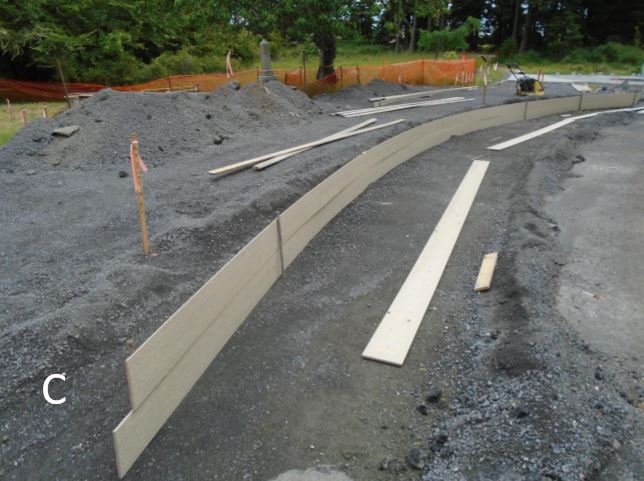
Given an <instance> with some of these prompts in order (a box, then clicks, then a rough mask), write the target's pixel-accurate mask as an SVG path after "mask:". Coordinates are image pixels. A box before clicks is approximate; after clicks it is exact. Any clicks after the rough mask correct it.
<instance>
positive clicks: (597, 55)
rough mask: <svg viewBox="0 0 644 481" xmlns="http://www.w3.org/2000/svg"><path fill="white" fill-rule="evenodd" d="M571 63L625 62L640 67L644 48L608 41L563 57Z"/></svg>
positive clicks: (643, 60)
mask: <svg viewBox="0 0 644 481" xmlns="http://www.w3.org/2000/svg"><path fill="white" fill-rule="evenodd" d="M563 61H564V62H570V63H594V64H599V63H607V64H623V65H630V66H633V67H635V68H638V67H640V66H641V65H642V62H644V50H643V49H641V48H637V47H634V46H632V45H622V44H619V43H615V42H608V43H606V44H604V45H600V46H599V47H596V48H579V49H576V50H573V51H572V52H570V53H569V54H568V55H566V56H564V57H563Z"/></svg>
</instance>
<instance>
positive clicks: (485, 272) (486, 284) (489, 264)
mask: <svg viewBox="0 0 644 481" xmlns="http://www.w3.org/2000/svg"><path fill="white" fill-rule="evenodd" d="M498 256H499V254H498V252H491V253H490V254H485V256H483V262H481V270H480V271H479V275H478V277H477V278H476V284H475V285H474V292H483V291H487V290H489V289H490V287H492V277H494V268H495V267H496V261H497V258H498Z"/></svg>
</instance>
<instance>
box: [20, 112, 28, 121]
mask: <svg viewBox="0 0 644 481" xmlns="http://www.w3.org/2000/svg"><path fill="white" fill-rule="evenodd" d="M20 115H21V117H22V124H23V125H27V110H26V109H22V110H21V111H20Z"/></svg>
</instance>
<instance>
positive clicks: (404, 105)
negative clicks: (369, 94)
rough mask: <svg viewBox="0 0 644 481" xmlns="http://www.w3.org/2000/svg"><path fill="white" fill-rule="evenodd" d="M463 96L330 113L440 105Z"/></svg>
mask: <svg viewBox="0 0 644 481" xmlns="http://www.w3.org/2000/svg"><path fill="white" fill-rule="evenodd" d="M464 99H465V97H448V98H446V99H437V100H423V101H420V102H409V103H405V104H400V105H392V106H389V107H366V108H362V109H354V110H342V111H340V112H335V113H334V114H332V115H349V114H357V113H363V112H389V111H391V110H392V109H393V110H395V109H396V108H399V107H404V108H407V107H411V106H415V105H441V104H445V103H447V104H448V103H452V102H455V101H457V100H464Z"/></svg>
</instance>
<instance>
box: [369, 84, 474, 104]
mask: <svg viewBox="0 0 644 481" xmlns="http://www.w3.org/2000/svg"><path fill="white" fill-rule="evenodd" d="M476 89H478V87H455V88H450V89H439V90H424V91H422V92H414V93H411V94H400V95H389V96H386V97H372V98H370V99H369V102H373V106H374V107H383V106H385V105H391V104H395V103H398V102H404V101H407V100H411V99H418V98H423V97H433V96H434V95H436V94H444V93H446V92H455V91H457V90H464V91H470V90H476Z"/></svg>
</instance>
